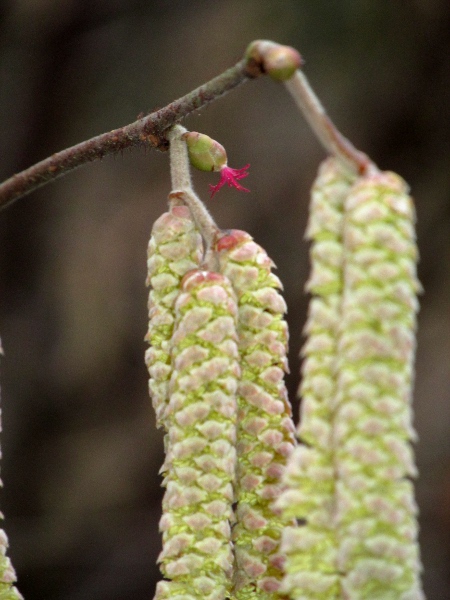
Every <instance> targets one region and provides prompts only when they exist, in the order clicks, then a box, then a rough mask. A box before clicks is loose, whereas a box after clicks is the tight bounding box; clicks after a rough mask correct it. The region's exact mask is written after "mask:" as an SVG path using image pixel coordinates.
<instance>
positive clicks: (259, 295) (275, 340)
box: [217, 230, 294, 600]
mask: <svg viewBox="0 0 450 600" xmlns="http://www.w3.org/2000/svg"><path fill="white" fill-rule="evenodd" d="M217 252H218V256H219V263H220V270H221V272H222V273H223V274H224V275H225V276H226V277H228V279H229V280H230V281H231V283H232V285H233V289H234V290H235V292H236V295H237V298H238V306H239V321H238V334H239V353H240V365H241V368H242V377H241V381H240V384H239V389H238V410H239V416H238V445H237V449H238V473H237V498H236V499H237V512H236V524H235V526H234V528H233V540H234V545H235V557H236V572H235V574H234V597H235V598H236V599H237V600H247V599H248V600H250V599H253V598H258V599H261V600H263V599H264V600H269V599H274V598H277V597H278V594H277V591H278V589H279V586H280V582H281V578H282V563H283V557H282V555H281V554H280V552H279V543H280V537H281V532H282V530H283V528H284V527H285V526H286V525H288V524H291V523H292V520H291V519H290V518H284V517H283V516H279V515H276V514H275V513H274V512H273V510H272V504H273V500H274V499H275V498H276V497H277V496H278V495H279V493H280V489H281V486H280V479H281V475H282V473H283V469H284V467H285V464H286V460H287V457H288V456H289V454H290V453H291V451H292V449H293V446H294V426H293V423H292V419H291V407H290V404H289V402H288V399H287V392H286V388H285V385H284V373H285V371H287V358H286V351H287V342H288V331H287V324H286V321H285V320H284V313H285V311H286V305H285V302H284V300H283V298H282V296H281V295H280V293H279V291H278V289H279V288H280V287H281V284H280V282H279V280H278V278H277V277H276V276H275V275H274V274H273V273H272V272H271V268H272V266H273V263H272V261H271V260H270V258H269V257H268V256H267V254H266V252H265V251H264V250H263V249H262V248H261V247H260V246H258V245H257V244H256V243H255V242H254V241H253V239H252V238H251V236H250V235H249V234H247V233H245V232H243V231H236V230H235V231H231V232H230V233H229V234H228V235H225V236H224V237H222V238H221V239H220V240H219V241H218V243H217Z"/></svg>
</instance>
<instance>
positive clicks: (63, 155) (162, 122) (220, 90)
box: [0, 58, 262, 209]
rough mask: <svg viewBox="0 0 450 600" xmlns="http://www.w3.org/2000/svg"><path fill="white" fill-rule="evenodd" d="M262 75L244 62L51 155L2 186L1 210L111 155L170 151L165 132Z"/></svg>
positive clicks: (0, 188)
mask: <svg viewBox="0 0 450 600" xmlns="http://www.w3.org/2000/svg"><path fill="white" fill-rule="evenodd" d="M261 74H262V70H261V69H260V67H259V65H258V64H257V63H256V62H255V61H253V60H251V59H248V58H245V59H242V60H241V61H239V62H238V63H237V64H235V65H234V66H233V67H231V68H230V69H227V70H226V71H224V72H223V73H221V74H220V75H218V76H217V77H215V78H214V79H211V81H209V82H208V83H205V84H203V85H201V86H200V87H198V88H197V89H195V90H193V91H192V92H189V93H188V94H186V95H185V96H183V97H182V98H179V99H178V100H175V101H174V102H171V103H170V104H168V105H167V106H165V107H164V108H161V109H160V110H157V111H155V112H153V113H151V114H149V115H147V116H146V117H144V118H142V119H139V120H138V121H135V122H134V123H131V124H130V125H126V126H125V127H120V128H119V129H113V130H112V131H108V132H107V133H103V134H102V135H99V136H96V137H93V138H91V139H89V140H86V141H84V142H81V143H80V144H76V145H75V146H72V147H70V148H66V149H65V150H62V151H61V152H57V153H56V154H52V156H49V157H48V158H46V159H44V160H42V161H40V162H38V163H36V164H35V165H33V166H32V167H29V168H28V169H25V170H24V171H22V172H21V173H17V174H16V175H13V176H12V177H10V178H9V179H7V180H6V181H5V182H3V183H2V184H0V209H1V208H4V207H5V206H7V205H8V204H10V203H11V202H13V201H14V200H17V199H18V198H21V197H22V196H26V195H27V194H29V193H30V192H33V191H34V190H36V189H38V188H40V187H42V186H43V185H45V184H47V183H49V182H50V181H53V180H54V179H57V178H58V177H61V176H62V175H65V174H66V173H69V172H70V171H73V170H74V169H76V168H77V167H80V166H81V165H84V164H86V163H88V162H93V161H95V160H98V159H101V158H103V157H104V156H108V155H109V154H115V153H117V152H119V151H121V150H125V149H126V148H131V147H136V146H147V147H150V148H157V149H158V150H162V151H164V150H167V149H168V147H169V142H168V140H167V138H166V136H165V132H166V130H167V129H168V128H170V127H171V126H172V125H173V124H174V123H176V122H178V121H180V120H181V119H182V118H184V117H186V116H188V115H189V114H191V113H193V112H194V111H196V110H199V109H200V108H203V107H204V106H206V105H207V104H210V103H211V102H213V101H214V100H217V99H218V98H220V97H221V96H223V95H224V94H226V93H227V92H229V91H230V90H232V89H233V88H235V87H237V86H238V85H240V84H241V83H244V82H245V81H248V80H249V79H254V78H256V77H258V76H259V75H261Z"/></svg>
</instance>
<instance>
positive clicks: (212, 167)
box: [183, 131, 227, 171]
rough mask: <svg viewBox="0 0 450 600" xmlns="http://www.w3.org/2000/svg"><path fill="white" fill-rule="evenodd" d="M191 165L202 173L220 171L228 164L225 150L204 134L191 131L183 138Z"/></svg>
mask: <svg viewBox="0 0 450 600" xmlns="http://www.w3.org/2000/svg"><path fill="white" fill-rule="evenodd" d="M183 138H184V140H185V142H186V145H187V148H188V154H189V160H190V161H191V165H192V166H193V167H195V168H196V169H199V170H200V171H220V170H221V169H222V168H223V167H224V166H225V165H226V164H227V153H226V150H225V148H224V147H223V146H222V144H219V142H216V140H213V139H212V138H210V137H209V136H208V135H205V134H204V133H198V132H197V131H189V132H188V133H185V134H184V136H183Z"/></svg>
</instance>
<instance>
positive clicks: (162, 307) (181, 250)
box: [145, 206, 203, 426]
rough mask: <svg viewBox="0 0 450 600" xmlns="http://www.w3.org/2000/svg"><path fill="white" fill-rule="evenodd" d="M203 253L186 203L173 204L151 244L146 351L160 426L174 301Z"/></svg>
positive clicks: (168, 371)
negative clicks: (184, 204)
mask: <svg viewBox="0 0 450 600" xmlns="http://www.w3.org/2000/svg"><path fill="white" fill-rule="evenodd" d="M202 256H203V245H202V239H201V236H200V233H199V232H198V230H197V228H196V227H195V224H194V222H193V220H192V217H191V214H190V212H189V209H188V208H187V207H186V206H172V207H171V208H170V210H169V211H168V212H166V213H164V214H163V215H161V217H159V219H157V221H155V223H154V225H153V228H152V234H151V237H150V242H149V246H148V260H147V269H148V277H147V285H149V286H150V287H151V290H150V294H149V301H148V308H149V329H148V333H147V335H146V338H145V339H146V341H147V342H148V343H149V344H150V347H149V348H148V350H147V351H146V354H145V362H146V365H147V368H148V371H149V375H150V379H149V389H150V395H151V398H152V402H153V407H154V410H155V413H156V421H157V424H158V425H159V426H161V425H163V424H164V411H165V408H166V405H167V402H168V387H169V381H170V376H171V373H172V366H171V363H170V343H171V342H170V340H171V337H172V333H173V326H174V320H175V300H176V298H177V296H178V293H179V288H180V284H181V279H182V277H183V276H184V275H185V274H186V273H187V272H188V271H190V270H192V269H195V268H197V267H198V266H199V264H200V261H201V259H202Z"/></svg>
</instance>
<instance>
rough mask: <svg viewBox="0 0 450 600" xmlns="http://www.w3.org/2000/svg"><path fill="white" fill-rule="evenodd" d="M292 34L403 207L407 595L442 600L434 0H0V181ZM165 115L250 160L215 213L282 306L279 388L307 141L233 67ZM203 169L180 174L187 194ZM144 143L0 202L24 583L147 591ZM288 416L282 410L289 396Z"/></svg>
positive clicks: (157, 443) (294, 325)
mask: <svg viewBox="0 0 450 600" xmlns="http://www.w3.org/2000/svg"><path fill="white" fill-rule="evenodd" d="M256 38H269V39H274V40H276V41H278V42H281V43H286V44H290V45H293V46H295V47H297V48H298V49H299V50H300V51H301V52H302V53H303V55H304V57H305V60H306V64H305V72H306V73H307V75H308V77H309V78H310V81H311V82H312V84H313V85H314V87H315V89H316V91H317V92H318V94H319V96H320V97H321V99H322V101H323V102H324V104H325V106H326V107H327V109H328V111H329V113H330V115H331V116H332V117H333V118H334V120H335V121H336V122H337V124H338V125H339V126H340V128H341V129H342V131H343V132H344V133H345V134H346V135H347V136H348V137H350V139H351V140H352V141H353V142H354V143H355V144H356V145H357V146H358V147H360V148H361V149H362V150H364V151H365V152H367V153H368V154H370V156H371V157H372V158H373V160H375V162H377V163H378V164H379V166H380V167H381V168H385V169H391V170H395V171H397V172H399V173H401V174H402V175H403V177H404V178H405V179H406V180H407V181H409V183H410V184H411V187H412V191H413V195H414V197H415V199H416V202H417V212H418V238H419V246H420V251H421V257H422V258H421V263H420V278H421V281H422V283H423V285H424V288H425V294H424V296H423V297H422V309H421V313H420V330H419V349H418V356H417V384H416V392H415V413H416V421H415V424H416V428H417V430H418V432H419V436H420V441H419V444H418V445H417V447H416V452H417V460H418V464H419V468H420V472H421V476H420V479H419V481H418V483H417V498H418V503H419V505H420V510H421V517H420V520H421V544H422V555H423V562H424V565H425V575H424V581H425V589H426V593H427V595H428V598H430V599H431V598H432V599H433V600H444V599H448V598H450V587H449V584H450V300H449V298H450V152H449V150H450V149H449V139H450V62H449V57H450V3H449V0H409V1H407V0H405V1H402V0H314V2H311V1H310V0H279V1H277V0H260V1H257V0H221V1H220V2H219V1H217V2H212V1H210V0H189V1H187V0H184V1H182V0H170V1H169V0H152V1H148V0H146V1H144V0H12V1H11V2H9V3H8V2H6V3H5V2H3V3H2V4H1V5H0V130H1V134H0V179H4V178H6V177H8V176H10V175H11V174H13V173H14V172H17V171H19V170H21V169H23V168H25V167H27V166H29V165H31V164H32V163H34V162H36V161H38V160H40V159H42V158H45V157H46V156H47V155H49V154H51V153H52V152H55V151H57V150H60V149H62V148H65V147H67V146H69V145H72V144H74V143H76V142H79V141H82V140H83V139H86V138H88V137H91V136H93V135H96V134H99V133H102V132H104V131H106V130H109V129H112V128H114V127H118V126H120V125H124V124H126V123H128V122H131V121H133V120H135V118H136V116H137V115H138V113H140V112H141V111H145V112H147V111H149V110H152V109H153V108H155V107H157V106H163V105H165V104H167V103H168V102H170V101H171V100H173V99H174V98H176V97H178V96H180V95H182V94H184V93H186V92H188V91H190V90H191V89H193V88H194V87H196V86H197V85H199V84H200V83H202V82H204V81H206V80H207V79H209V78H211V77H212V76H214V75H216V74H217V73H219V72H220V71H222V70H223V69H224V68H226V67H227V66H230V65H231V64H233V63H234V62H235V61H236V60H238V59H239V58H240V57H241V55H242V53H243V51H244V49H245V47H246V46H247V44H248V43H249V42H250V41H252V40H253V39H256ZM185 124H186V126H187V127H188V128H190V129H193V130H201V131H203V132H205V133H207V134H209V135H211V136H213V137H215V138H216V139H218V140H219V141H220V142H221V143H223V144H224V145H225V147H226V148H227V150H228V156H229V159H230V164H231V166H234V167H241V166H243V165H244V164H246V163H247V162H250V163H251V170H250V173H251V175H250V177H249V178H248V179H247V180H246V181H245V185H248V187H250V188H251V190H252V193H251V194H240V193H238V192H236V191H235V190H230V189H228V188H226V189H223V190H222V191H221V192H220V194H219V195H218V196H217V197H216V198H215V199H214V201H212V202H211V203H209V206H210V208H211V211H212V213H213V215H214V217H215V218H216V220H217V221H218V223H219V225H220V226H222V227H224V228H227V227H235V228H239V229H246V230H248V231H249V232H250V233H251V234H252V235H253V236H254V237H255V238H256V240H257V241H258V242H259V243H260V244H262V245H263V246H264V247H265V248H266V249H267V251H268V252H269V254H270V255H271V256H272V257H273V259H274V260H275V262H276V263H277V265H278V273H279V275H280V277H281V279H282V281H283V282H284V285H285V292H286V297H287V301H288V305H289V322H290V327H291V348H290V350H291V371H292V373H291V375H290V377H289V387H290V390H291V397H292V398H294V397H295V390H296V388H297V385H298V380H299V376H298V373H299V360H298V351H299V348H300V344H301V335H300V332H301V329H302V326H303V323H304V321H305V315H306V307H307V297H306V296H305V295H304V293H303V286H304V283H305V279H306V277H307V272H308V254H307V253H308V248H307V245H306V244H305V242H304V241H303V231H304V228H305V222H306V218H307V206H308V201H309V189H310V186H311V184H312V181H313V179H314V176H315V173H316V170H317V167H318V164H319V162H320V160H322V158H324V153H323V151H322V149H321V148H320V147H319V144H318V142H317V141H316V140H315V138H314V137H313V135H312V134H311V132H310V131H309V129H308V127H307V126H306V124H305V122H304V121H303V119H302V117H301V116H300V115H299V114H298V112H297V111H296V109H295V107H294V104H293V102H292V100H291V99H290V98H289V97H288V95H287V94H286V93H285V91H284V90H283V88H282V86H280V85H277V84H275V83H273V82H271V81H268V80H267V81H266V80H260V81H257V82H251V83H249V84H246V85H245V86H242V87H241V88H239V89H238V90H236V91H234V92H233V93H231V94H230V95H228V96H227V97H226V98H224V99H222V100H220V101H218V102H216V103H214V104H213V105H212V106H210V107H209V108H207V109H204V110H203V111H202V112H201V114H200V115H195V116H192V117H190V118H189V119H188V120H187V121H186V122H185ZM216 179H217V177H213V176H210V175H209V174H202V173H198V174H196V175H195V182H196V187H197V190H198V191H199V193H201V194H202V195H203V196H204V197H205V199H206V198H207V190H208V187H207V186H208V183H216ZM168 192H169V165H168V157H167V155H165V154H161V153H157V152H154V151H148V152H147V153H145V152H143V151H139V150H135V151H132V152H127V153H125V154H124V155H123V156H120V155H119V156H117V157H110V158H107V159H105V160H103V161H102V162H99V163H95V164H92V165H89V166H87V167H84V168H82V169H80V170H78V171H76V172H74V173H72V174H70V175H68V176H67V177H65V178H63V179H61V180H59V181H57V182H55V183H53V184H51V185H49V186H48V187H46V188H43V189H41V190H39V191H37V192H35V193H34V194H32V195H31V196H28V197H27V198H25V199H22V200H20V201H18V202H17V203H16V204H15V205H13V206H12V207H10V208H9V209H7V210H6V211H4V212H2V213H1V214H0V279H1V282H0V289H1V294H0V332H1V335H2V340H3V346H4V349H5V353H6V357H5V358H4V359H3V360H2V364H1V382H2V392H3V398H2V400H3V429H4V432H3V435H2V448H3V453H4V458H3V464H2V477H3V480H4V483H5V490H4V491H3V492H2V494H1V505H2V509H3V511H4V513H5V514H6V530H7V531H8V533H9V536H10V541H11V556H12V558H13V562H14V564H15V566H16V568H17V571H18V575H19V587H20V589H21V591H22V592H23V594H24V595H25V597H26V599H27V600H62V599H64V600H131V599H133V600H144V599H148V598H152V595H153V590H154V586H155V583H156V581H157V579H158V570H157V567H156V566H155V561H156V557H157V554H158V552H159V549H160V538H159V534H158V531H157V523H158V519H159V515H160V501H161V495H162V492H161V489H160V478H159V476H158V469H159V466H160V464H161V463H162V460H163V456H162V436H161V434H160V432H159V431H156V429H155V425H154V417H153V413H152V409H151V404H150V400H149V398H148V394H147V374H146V369H145V366H144V360H143V354H144V349H145V345H144V343H143V338H144V335H145V333H146V327H147V323H146V321H147V315H146V313H147V308H146V303H147V290H146V289H145V287H144V280H145V274H146V273H145V271H146V246H147V241H148V236H149V232H150V228H151V226H152V223H153V221H154V220H155V219H156V218H157V217H158V216H159V215H160V214H161V213H162V212H163V211H164V210H165V206H166V196H167V194H168ZM295 414H297V405H296V408H295Z"/></svg>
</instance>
